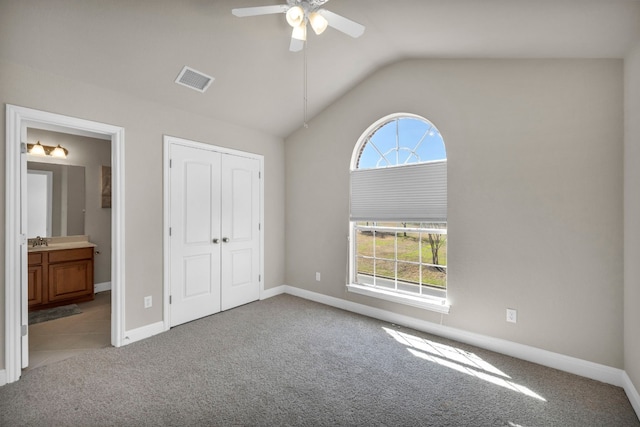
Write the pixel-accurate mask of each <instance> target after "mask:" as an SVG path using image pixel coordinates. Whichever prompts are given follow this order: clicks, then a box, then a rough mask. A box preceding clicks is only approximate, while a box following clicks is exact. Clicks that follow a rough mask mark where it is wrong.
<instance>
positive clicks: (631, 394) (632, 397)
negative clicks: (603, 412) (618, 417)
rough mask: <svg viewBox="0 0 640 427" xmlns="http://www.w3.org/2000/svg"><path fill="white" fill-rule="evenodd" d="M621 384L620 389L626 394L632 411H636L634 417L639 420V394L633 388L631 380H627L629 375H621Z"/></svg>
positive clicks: (624, 373)
mask: <svg viewBox="0 0 640 427" xmlns="http://www.w3.org/2000/svg"><path fill="white" fill-rule="evenodd" d="M622 383H623V384H622V387H623V388H624V391H625V393H627V397H628V398H629V402H631V406H633V409H634V410H635V411H636V415H637V416H638V418H640V394H638V390H637V389H636V388H635V386H634V385H633V382H632V381H631V378H629V375H627V373H626V372H623V373H622Z"/></svg>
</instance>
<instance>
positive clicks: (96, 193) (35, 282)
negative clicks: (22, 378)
mask: <svg viewBox="0 0 640 427" xmlns="http://www.w3.org/2000/svg"><path fill="white" fill-rule="evenodd" d="M27 139H28V144H27V147H33V146H34V145H33V144H36V143H39V144H41V146H43V147H56V146H60V147H64V152H65V156H52V155H50V154H47V152H46V150H44V153H42V152H40V153H38V152H35V153H34V152H31V151H29V150H28V149H27V156H26V157H27V188H26V197H27V201H28V203H27V228H26V232H27V241H28V249H27V255H28V260H29V266H28V267H29V270H28V271H29V275H30V276H29V279H28V282H29V294H28V295H29V301H28V315H29V322H28V337H29V349H28V350H29V358H28V366H27V367H25V369H33V368H36V367H41V366H45V365H47V364H49V363H52V362H55V361H58V360H62V359H65V358H68V357H70V356H73V355H76V354H81V353H83V352H85V351H87V350H90V349H97V348H104V347H109V346H110V345H111V331H110V324H111V315H110V313H111V310H110V305H111V304H110V302H111V301H110V299H111V293H110V292H109V291H110V289H111V277H110V274H111V209H110V208H109V207H108V206H104V205H103V203H102V202H103V200H102V199H103V197H102V191H101V184H102V182H103V181H105V180H104V177H103V176H102V175H103V174H102V171H103V170H110V168H111V140H110V139H106V138H105V139H102V138H89V137H86V136H81V135H72V134H68V133H61V132H53V131H50V130H42V129H34V128H31V127H28V128H27ZM42 175H45V176H47V177H48V179H47V181H46V182H47V184H48V185H46V187H45V186H44V185H38V181H36V182H34V180H33V179H32V177H33V176H36V177H38V176H42ZM43 187H45V188H43ZM45 201H46V204H45V203H44V202H45ZM44 225H46V227H45V226H44ZM37 237H41V238H43V239H45V241H46V242H47V243H46V246H45V245H35V244H34V243H35V240H34V239H36V238H37ZM71 241H77V243H75V244H74V243H69V242H71ZM60 244H63V245H65V247H64V248H63V251H52V249H55V248H56V247H59V245H60ZM69 245H71V246H69ZM89 245H91V247H86V246H89ZM94 245H95V246H94ZM72 247H73V248H75V249H72ZM79 248H86V249H83V250H82V257H81V258H82V259H85V260H86V259H88V258H90V261H77V263H71V264H68V261H66V262H65V263H63V264H60V263H59V261H57V262H56V261H54V259H55V258H57V257H61V256H63V254H66V255H65V256H66V257H70V256H71V255H70V254H71V252H69V250H77V249H79ZM73 257H74V259H76V260H79V259H80V258H78V257H77V253H76V255H74V256H73ZM64 265H66V266H67V267H65V268H62V266H64ZM24 362H27V361H23V366H24V364H25V363H24Z"/></svg>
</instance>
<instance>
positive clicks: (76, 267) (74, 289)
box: [27, 236, 96, 311]
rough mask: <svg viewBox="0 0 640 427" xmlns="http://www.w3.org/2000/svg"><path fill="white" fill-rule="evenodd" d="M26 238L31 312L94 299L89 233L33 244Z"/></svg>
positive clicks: (91, 244) (91, 250) (92, 248)
mask: <svg viewBox="0 0 640 427" xmlns="http://www.w3.org/2000/svg"><path fill="white" fill-rule="evenodd" d="M29 240H30V241H29V248H28V254H27V256H28V258H29V273H28V275H29V294H28V297H29V310H30V311H31V310H40V309H43V308H50V307H56V306H59V305H66V304H72V303H78V302H83V301H90V300H92V299H93V297H94V285H93V254H94V251H95V247H96V245H95V244H93V243H91V242H89V239H88V236H69V237H52V238H49V239H47V244H48V245H47V246H45V245H41V246H35V247H34V246H33V241H32V240H33V239H29Z"/></svg>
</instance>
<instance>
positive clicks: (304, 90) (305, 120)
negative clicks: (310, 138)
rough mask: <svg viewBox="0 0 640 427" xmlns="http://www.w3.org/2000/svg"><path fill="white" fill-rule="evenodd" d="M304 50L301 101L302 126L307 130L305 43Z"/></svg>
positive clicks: (305, 42) (305, 44)
mask: <svg viewBox="0 0 640 427" xmlns="http://www.w3.org/2000/svg"><path fill="white" fill-rule="evenodd" d="M302 49H303V50H304V52H303V55H304V65H303V79H302V85H303V88H302V92H303V95H302V100H303V103H304V107H303V111H304V118H303V126H304V128H305V129H307V128H308V127H309V124H308V123H307V104H308V99H307V93H308V84H307V41H306V40H305V41H304V47H303V48H302Z"/></svg>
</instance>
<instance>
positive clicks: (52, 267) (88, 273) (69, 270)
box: [48, 260, 93, 302]
mask: <svg viewBox="0 0 640 427" xmlns="http://www.w3.org/2000/svg"><path fill="white" fill-rule="evenodd" d="M48 273H49V274H48V276H49V277H48V279H49V280H48V282H49V301H50V302H55V301H60V300H65V299H69V298H75V297H81V296H84V295H89V294H92V293H93V262H92V261H91V260H80V261H68V262H63V263H60V264H49V271H48Z"/></svg>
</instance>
